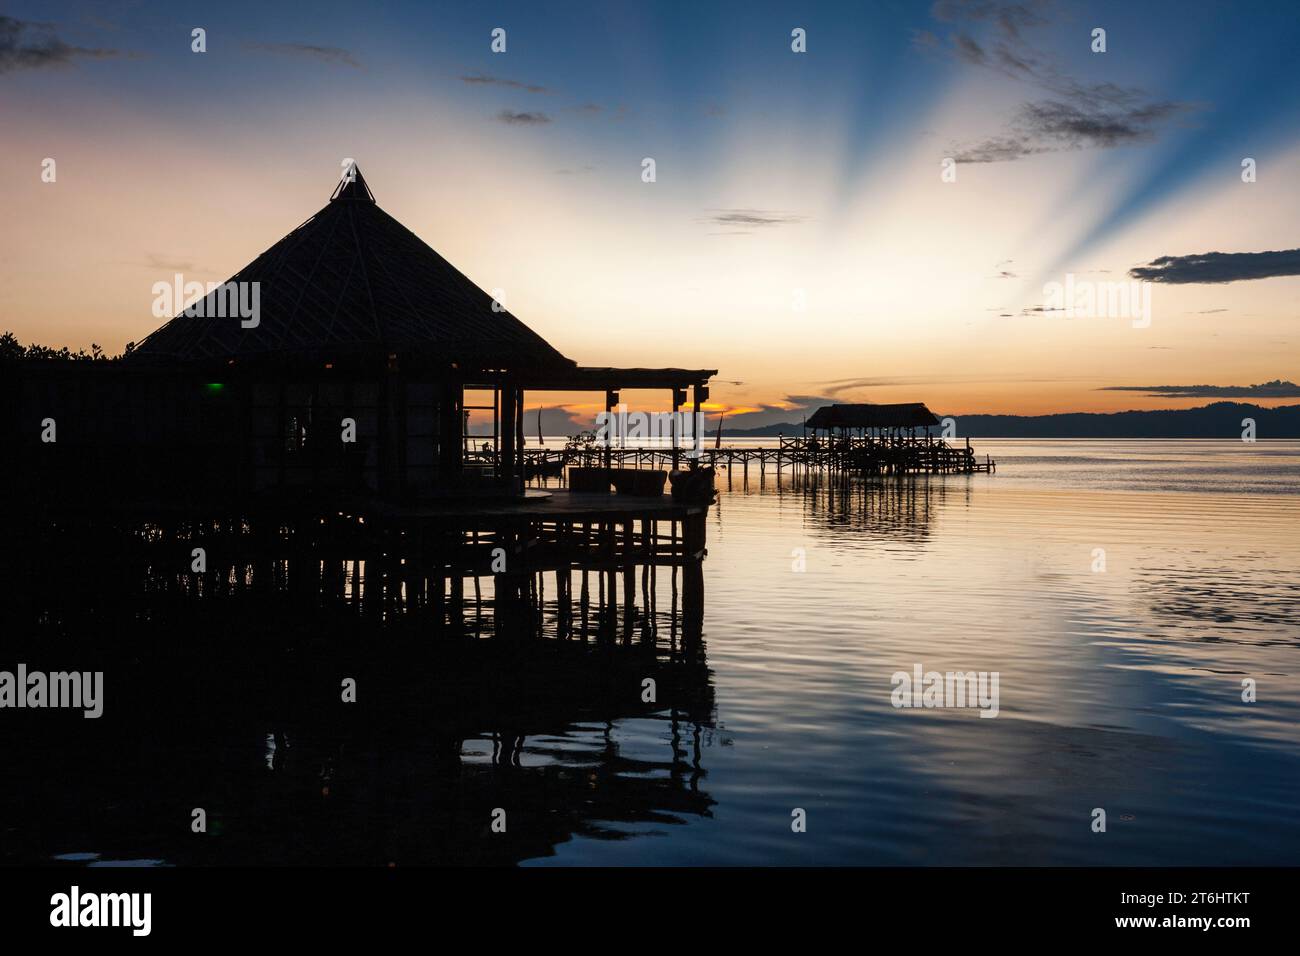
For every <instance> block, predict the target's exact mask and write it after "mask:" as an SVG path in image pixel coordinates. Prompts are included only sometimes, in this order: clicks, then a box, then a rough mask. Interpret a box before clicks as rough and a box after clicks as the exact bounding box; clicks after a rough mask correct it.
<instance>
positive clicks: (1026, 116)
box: [913, 0, 1191, 163]
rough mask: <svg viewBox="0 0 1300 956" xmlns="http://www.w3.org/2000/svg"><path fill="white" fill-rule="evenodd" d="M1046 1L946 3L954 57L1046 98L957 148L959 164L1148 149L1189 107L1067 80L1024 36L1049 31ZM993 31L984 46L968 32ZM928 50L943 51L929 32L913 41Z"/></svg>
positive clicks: (939, 17) (943, 10)
mask: <svg viewBox="0 0 1300 956" xmlns="http://www.w3.org/2000/svg"><path fill="white" fill-rule="evenodd" d="M1051 11H1052V5H1051V4H1050V3H1047V2H1037V3H1035V2H1028V3H998V2H994V0H939V2H938V3H935V4H934V6H933V7H932V11H931V12H932V15H933V17H934V19H935V20H936V21H938V22H940V23H943V24H947V25H950V26H951V30H952V32H950V33H949V35H948V43H949V52H950V53H951V55H952V56H953V57H954V58H955V59H957V60H958V61H960V62H962V63H966V64H969V65H972V66H976V67H980V68H982V69H989V70H993V71H995V72H998V73H1001V74H1002V75H1003V76H1007V77H1010V78H1012V79H1014V80H1018V81H1021V82H1024V83H1026V84H1028V85H1030V86H1033V87H1035V88H1037V89H1039V90H1041V91H1042V92H1044V93H1047V94H1049V95H1048V96H1046V97H1042V98H1039V99H1035V100H1031V101H1029V102H1026V103H1024V104H1022V105H1021V106H1020V108H1019V109H1018V110H1017V111H1016V113H1015V114H1014V115H1013V116H1012V117H1011V119H1010V120H1009V122H1008V124H1007V128H1006V129H1005V130H1004V131H1003V132H1001V133H999V134H997V135H994V136H989V137H986V138H985V139H983V140H981V141H979V142H976V143H972V144H967V145H964V146H955V147H954V148H953V150H952V154H953V157H954V158H955V159H956V160H957V161H958V162H966V163H998V162H1009V161H1012V160H1016V159H1021V158H1023V157H1026V156H1034V155H1037V154H1039V153H1055V152H1063V151H1067V150H1077V149H1110V148H1113V147H1116V146H1125V145H1131V144H1137V143H1143V142H1147V141H1149V140H1151V139H1153V138H1154V137H1155V136H1156V135H1157V134H1158V133H1159V132H1160V130H1161V129H1162V128H1163V127H1164V126H1165V125H1167V124H1168V123H1169V122H1170V121H1172V120H1173V119H1174V118H1175V117H1177V116H1179V115H1182V114H1184V113H1186V112H1188V111H1189V110H1190V109H1191V106H1190V104H1186V103H1180V102H1176V101H1172V100H1159V99H1153V98H1152V97H1150V96H1149V95H1148V94H1147V93H1146V92H1145V91H1144V90H1142V89H1140V88H1138V87H1125V86H1119V85H1117V84H1115V83H1109V82H1105V83H1085V82H1081V81H1079V80H1077V79H1075V78H1074V77H1072V76H1070V75H1069V74H1067V73H1066V72H1065V71H1063V70H1062V69H1061V68H1060V67H1059V66H1057V65H1056V63H1055V62H1053V61H1052V60H1051V59H1050V58H1048V57H1046V56H1045V55H1043V54H1042V53H1040V52H1038V51H1037V50H1035V49H1034V48H1033V47H1032V46H1031V45H1030V44H1029V43H1028V42H1027V41H1026V39H1025V38H1024V36H1023V32H1024V31H1025V30H1028V29H1031V28H1033V27H1037V26H1041V25H1043V24H1046V23H1048V22H1049V21H1050V19H1051ZM985 24H993V25H995V27H996V31H995V33H994V37H993V39H992V40H991V42H990V41H985V42H981V41H980V40H978V39H976V38H975V37H974V36H972V35H971V34H970V33H968V32H966V29H965V27H969V26H971V25H985ZM913 42H914V44H915V45H916V46H918V47H920V48H922V49H939V48H941V46H942V43H941V41H940V39H939V38H938V37H937V36H936V35H935V34H933V33H931V32H929V31H920V32H919V33H917V34H915V35H914V37H913Z"/></svg>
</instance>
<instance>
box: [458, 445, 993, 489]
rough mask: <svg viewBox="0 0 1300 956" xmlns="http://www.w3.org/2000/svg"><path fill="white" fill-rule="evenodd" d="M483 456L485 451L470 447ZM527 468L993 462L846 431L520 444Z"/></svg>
mask: <svg viewBox="0 0 1300 956" xmlns="http://www.w3.org/2000/svg"><path fill="white" fill-rule="evenodd" d="M470 454H471V460H472V458H473V456H474V455H475V454H480V455H484V456H487V455H489V454H490V453H487V452H477V453H475V452H472V453H470ZM524 458H525V469H524V471H525V474H526V475H527V476H528V477H529V479H530V481H533V482H535V483H538V484H545V483H546V482H547V481H548V480H549V479H551V478H562V473H563V472H564V471H565V469H566V468H568V467H586V468H595V467H606V468H679V467H683V466H684V465H685V463H686V462H688V461H690V460H695V461H698V462H699V463H700V464H703V465H712V466H713V467H715V468H718V469H725V470H726V471H728V472H731V471H732V470H733V469H734V470H739V471H741V472H742V473H743V475H744V476H746V477H748V475H749V472H750V468H751V467H752V468H753V469H754V471H755V472H756V473H757V474H758V475H759V476H760V477H765V476H766V475H767V474H768V473H769V472H770V473H772V474H773V475H781V474H812V473H828V474H832V475H840V476H855V475H856V476H862V477H868V476H886V475H970V474H980V473H982V474H992V473H994V472H995V471H997V463H996V462H995V461H993V459H992V458H991V457H989V456H987V455H986V456H984V457H983V458H982V459H981V458H980V457H979V456H978V455H976V454H975V450H974V449H973V448H971V446H970V441H969V440H967V441H966V442H965V443H964V444H961V445H953V444H949V443H948V442H945V441H942V440H940V439H935V438H931V437H929V436H897V437H883V438H876V437H869V436H863V437H845V438H834V439H817V438H781V439H780V441H779V442H778V444H777V445H775V446H749V447H744V446H736V447H733V446H727V447H723V448H709V447H703V448H700V449H698V451H693V450H691V449H683V448H676V449H674V448H667V447H627V448H618V447H614V448H599V449H595V450H591V449H583V450H574V449H563V450H561V449H548V448H543V447H530V448H525V449H524Z"/></svg>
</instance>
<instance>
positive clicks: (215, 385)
mask: <svg viewBox="0 0 1300 956" xmlns="http://www.w3.org/2000/svg"><path fill="white" fill-rule="evenodd" d="M204 387H205V388H206V389H207V390H208V391H209V392H219V391H221V390H222V389H223V388H225V387H226V386H225V385H223V384H222V383H221V382H209V383H208V384H207V385H205V386H204Z"/></svg>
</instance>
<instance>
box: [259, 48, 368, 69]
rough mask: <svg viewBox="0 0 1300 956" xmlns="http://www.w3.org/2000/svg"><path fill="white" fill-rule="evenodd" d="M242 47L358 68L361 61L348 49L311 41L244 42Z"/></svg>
mask: <svg viewBox="0 0 1300 956" xmlns="http://www.w3.org/2000/svg"><path fill="white" fill-rule="evenodd" d="M244 48H245V49H248V50H257V51H259V52H262V53H276V54H280V55H282V56H304V57H310V58H312V59H315V60H320V61H322V62H324V63H329V64H331V65H333V66H350V67H352V68H354V69H360V68H361V63H360V62H359V61H358V60H357V58H356V57H354V56H353V55H352V54H351V53H350V52H349V51H347V50H344V49H341V48H340V47H336V46H316V45H315V44H312V43H245V44H244Z"/></svg>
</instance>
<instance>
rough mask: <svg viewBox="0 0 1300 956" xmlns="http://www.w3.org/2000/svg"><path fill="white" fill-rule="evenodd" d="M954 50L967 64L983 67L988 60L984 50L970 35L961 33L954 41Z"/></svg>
mask: <svg viewBox="0 0 1300 956" xmlns="http://www.w3.org/2000/svg"><path fill="white" fill-rule="evenodd" d="M952 45H953V49H954V50H955V51H956V52H957V56H959V57H960V58H961V59H963V60H965V61H966V62H967V63H974V64H975V65H976V66H983V65H984V63H985V62H986V61H987V60H988V56H987V55H986V54H985V53H984V48H983V47H982V46H980V45H979V44H978V43H976V42H975V40H974V39H972V38H971V37H970V36H969V35H968V34H965V33H959V34H957V36H956V38H955V39H954V40H953V44H952Z"/></svg>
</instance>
